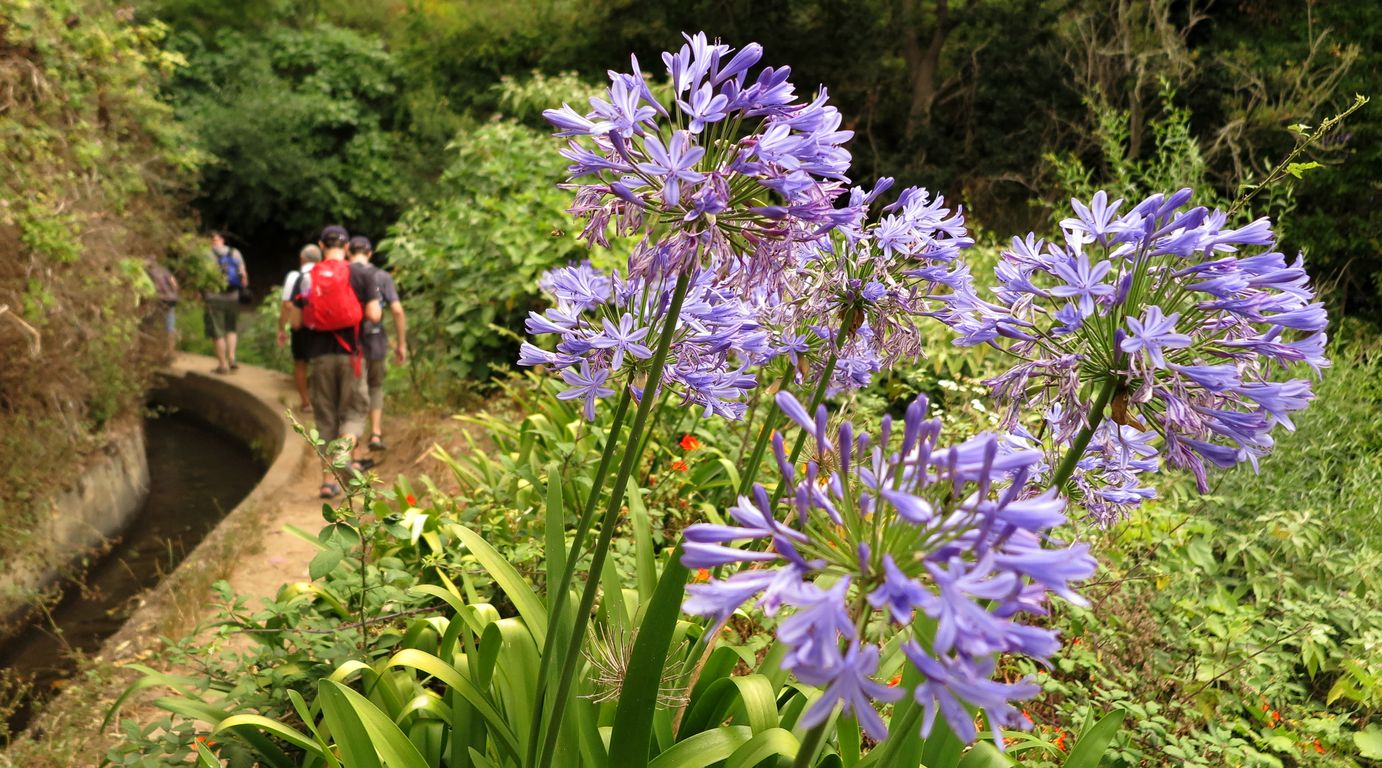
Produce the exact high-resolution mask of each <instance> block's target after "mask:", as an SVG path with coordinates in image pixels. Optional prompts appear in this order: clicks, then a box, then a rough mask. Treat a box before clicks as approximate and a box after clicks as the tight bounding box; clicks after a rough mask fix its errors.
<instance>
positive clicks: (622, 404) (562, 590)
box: [527, 383, 633, 765]
mask: <svg viewBox="0 0 1382 768" xmlns="http://www.w3.org/2000/svg"><path fill="white" fill-rule="evenodd" d="M622 389H623V391H622V393H621V394H620V395H619V402H618V404H617V405H616V406H615V407H614V419H613V422H612V423H611V424H610V427H609V434H607V435H606V436H605V447H604V450H603V451H601V453H600V465H599V467H598V468H597V469H596V470H595V480H594V482H592V483H591V485H590V494H589V495H588V496H586V498H585V503H584V504H582V505H581V517H580V519H579V520H578V521H577V523H576V535H575V537H574V538H573V539H572V541H571V548H570V550H568V551H567V553H566V568H565V569H563V571H562V575H561V583H560V584H558V585H557V587H556V590H555V591H550V590H549V591H548V593H547V598H548V600H550V601H551V603H552V606H551V611H550V613H551V617H550V619H549V620H548V631H547V637H546V638H545V639H544V640H543V645H542V657H541V659H540V660H539V661H538V670H537V686H538V688H537V697H536V698H535V699H534V712H533V722H532V727H531V729H530V730H529V734H528V745H529V746H528V760H527V764H528V765H532V764H533V762H534V761H535V760H536V759H537V744H538V740H539V739H540V738H541V734H542V722H543V718H542V701H543V695H544V694H545V693H546V692H547V670H548V668H549V667H550V666H551V663H552V658H553V656H554V655H555V651H556V648H555V647H554V645H555V644H556V638H557V633H556V631H555V629H556V627H558V626H560V624H561V621H562V614H563V613H565V611H566V603H567V600H568V599H569V595H570V593H571V582H572V581H574V580H575V578H576V563H577V561H578V560H580V556H581V550H582V549H584V548H585V540H586V537H587V536H589V534H590V524H591V522H592V521H593V520H594V519H595V505H596V504H597V503H598V502H599V500H600V489H601V488H602V487H603V486H604V483H605V478H606V477H608V476H609V468H610V465H611V464H613V463H614V451H615V448H616V447H618V445H619V430H620V429H621V428H622V427H623V426H624V417H625V416H627V415H628V412H629V401H630V400H632V399H633V396H632V394H631V392H630V386H629V384H627V383H626V384H625V385H624V387H623V388H622Z"/></svg>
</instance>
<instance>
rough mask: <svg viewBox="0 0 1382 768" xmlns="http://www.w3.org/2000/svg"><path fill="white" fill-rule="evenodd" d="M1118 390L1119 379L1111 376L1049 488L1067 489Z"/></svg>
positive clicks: (1053, 476) (1062, 460)
mask: <svg viewBox="0 0 1382 768" xmlns="http://www.w3.org/2000/svg"><path fill="white" fill-rule="evenodd" d="M1117 388H1118V377H1117V376H1115V375H1112V374H1109V375H1108V376H1107V377H1106V378H1105V379H1104V386H1103V388H1102V389H1100V390H1099V394H1098V395H1097V396H1096V397H1095V398H1094V405H1093V406H1091V407H1090V409H1089V421H1088V422H1086V423H1085V425H1084V428H1083V429H1081V430H1080V433H1079V434H1077V435H1075V440H1074V442H1072V443H1071V444H1070V449H1069V450H1068V451H1066V453H1065V458H1063V459H1061V463H1060V466H1059V467H1057V468H1056V473H1055V474H1054V475H1052V476H1051V484H1050V485H1049V486H1048V487H1049V488H1055V489H1057V490H1061V491H1063V490H1064V489H1065V484H1066V483H1067V482H1068V481H1069V480H1070V476H1071V475H1072V474H1074V473H1075V465H1076V464H1078V463H1079V462H1080V457H1081V456H1084V449H1085V448H1088V447H1089V441H1090V439H1091V438H1093V437H1094V430H1096V429H1098V428H1099V422H1101V421H1103V420H1104V409H1105V408H1107V407H1108V403H1109V400H1111V399H1113V391H1114V390H1115V389H1117Z"/></svg>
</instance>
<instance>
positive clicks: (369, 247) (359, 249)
mask: <svg viewBox="0 0 1382 768" xmlns="http://www.w3.org/2000/svg"><path fill="white" fill-rule="evenodd" d="M349 250H350V252H351V253H369V252H371V251H373V250H374V245H373V244H371V243H370V241H369V238H368V237H365V236H364V235H356V236H355V237H352V238H350V248H349Z"/></svg>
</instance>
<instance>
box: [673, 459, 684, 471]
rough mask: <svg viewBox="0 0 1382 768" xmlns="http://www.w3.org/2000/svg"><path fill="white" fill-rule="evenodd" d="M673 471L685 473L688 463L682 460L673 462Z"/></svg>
mask: <svg viewBox="0 0 1382 768" xmlns="http://www.w3.org/2000/svg"><path fill="white" fill-rule="evenodd" d="M672 469H675V470H676V471H678V472H685V471H686V470H687V469H688V467H687V466H686V462H684V461H682V460H681V459H677V460H676V461H674V462H672Z"/></svg>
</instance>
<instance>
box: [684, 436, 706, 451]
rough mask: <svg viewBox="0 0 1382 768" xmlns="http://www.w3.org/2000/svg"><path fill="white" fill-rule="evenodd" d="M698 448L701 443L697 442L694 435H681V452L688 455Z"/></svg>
mask: <svg viewBox="0 0 1382 768" xmlns="http://www.w3.org/2000/svg"><path fill="white" fill-rule="evenodd" d="M700 447H701V441H700V440H697V439H696V436H695V435H682V436H681V449H682V450H683V451H686V452H687V453H690V452H691V451H694V450H696V449H697V448H700Z"/></svg>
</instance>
